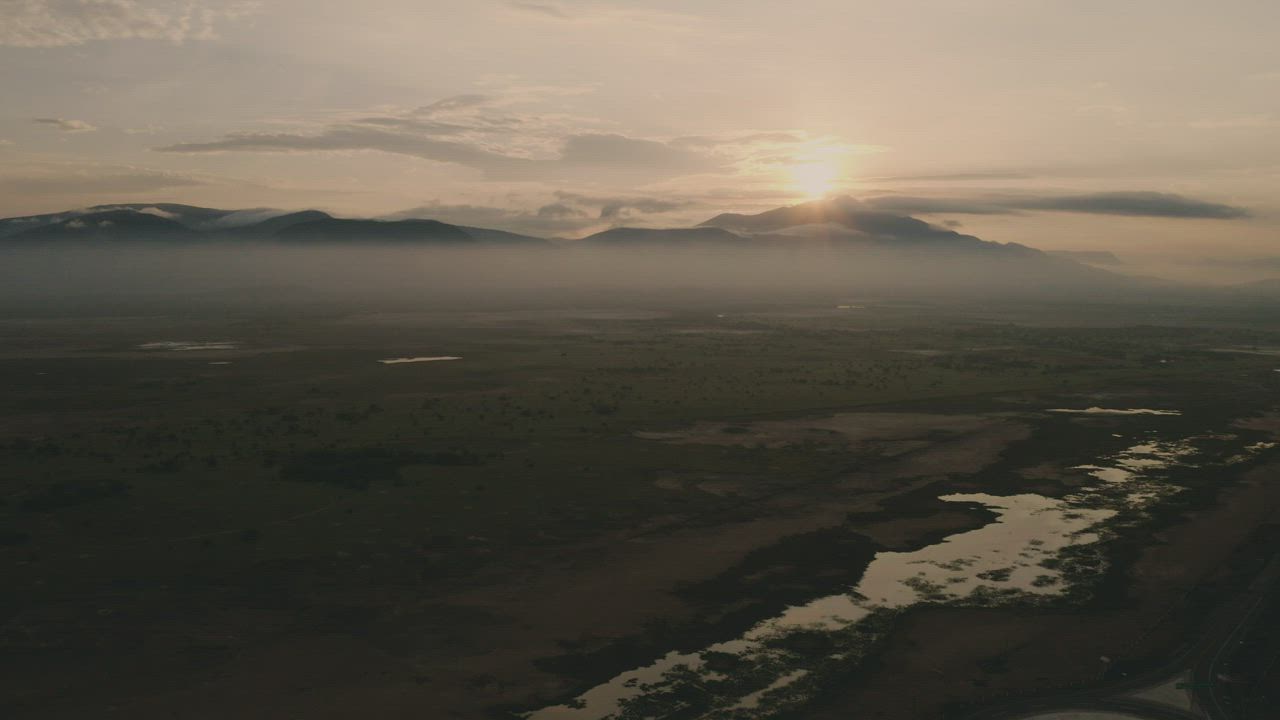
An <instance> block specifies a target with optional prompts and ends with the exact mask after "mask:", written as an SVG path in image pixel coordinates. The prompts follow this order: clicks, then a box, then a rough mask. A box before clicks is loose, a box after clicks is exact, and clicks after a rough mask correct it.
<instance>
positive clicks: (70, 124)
mask: <svg viewBox="0 0 1280 720" xmlns="http://www.w3.org/2000/svg"><path fill="white" fill-rule="evenodd" d="M31 122H34V123H35V124H37V125H48V126H50V127H52V128H55V129H57V130H61V131H62V132H92V131H94V130H97V129H98V128H96V127H94V126H92V125H90V124H89V123H87V122H85V121H83V120H64V119H62V118H49V117H43V118H35V119H33V120H32V121H31Z"/></svg>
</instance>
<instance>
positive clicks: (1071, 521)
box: [527, 411, 1194, 720]
mask: <svg viewBox="0 0 1280 720" xmlns="http://www.w3.org/2000/svg"><path fill="white" fill-rule="evenodd" d="M1163 412H1164V411H1142V412H1141V413H1140V412H1139V411H1125V414H1143V413H1154V414H1161V413H1163ZM1193 452H1194V449H1193V448H1192V447H1191V446H1190V445H1188V444H1187V443H1185V442H1164V441H1159V440H1151V441H1147V442H1143V443H1140V444H1137V445H1134V446H1132V447H1130V448H1127V449H1126V450H1124V451H1122V452H1120V453H1117V454H1116V455H1114V456H1110V457H1107V458H1104V459H1101V460H1100V461H1099V462H1098V464H1096V465H1088V466H1081V468H1080V469H1084V470H1087V471H1089V473H1090V474H1091V475H1093V476H1094V477H1096V478H1097V479H1098V480H1100V481H1101V482H1100V483H1098V484H1095V485H1093V486H1090V487H1088V488H1085V489H1083V490H1081V491H1079V492H1077V493H1074V494H1072V495H1069V496H1067V497H1064V498H1060V499H1055V498H1048V497H1044V496H1041V495H1034V494H1021V495H1012V496H998V495H990V494H984V493H974V494H954V495H945V496H942V497H941V498H940V499H941V500H943V501H946V502H957V503H978V504H981V505H983V506H984V507H986V508H988V509H990V510H991V511H993V512H994V513H995V515H996V518H995V519H994V520H993V521H992V522H991V523H989V524H987V525H985V526H983V527H981V528H978V529H976V530H971V531H968V532H962V533H958V534H955V535H951V536H949V537H947V538H945V539H944V540H942V541H941V542H939V543H936V544H934V545H930V546H928V547H925V548H922V549H920V550H916V551H913V552H881V553H879V554H877V555H876V556H875V558H874V559H873V560H872V561H871V563H870V565H869V566H868V567H867V568H866V571H865V573H864V574H863V576H862V579H861V580H860V581H859V582H858V583H857V585H856V586H855V587H854V588H852V589H851V590H850V591H848V592H846V593H841V594H837V595H830V596H827V597H822V598H818V599H816V600H814V601H812V602H809V603H806V604H804V605H799V606H795V607H791V608H788V609H787V610H786V611H784V612H783V613H782V614H781V615H779V616H777V617H774V618H770V619H768V620H766V621H764V622H761V623H759V624H758V625H756V626H755V627H753V628H751V629H750V630H749V631H748V632H746V633H745V634H744V635H743V636H741V637H739V638H737V639H734V640H730V641H727V642H722V643H718V644H715V645H712V646H710V647H707V648H704V649H703V650H701V651H697V652H689V653H682V652H671V653H669V654H667V655H666V656H665V657H663V658H661V659H660V660H658V661H657V662H655V663H653V664H651V665H648V666H646V667H641V668H637V669H635V670H630V671H628V672H625V673H622V674H621V675H618V676H617V677H615V678H613V679H612V680H610V681H608V682H606V683H604V684H602V685H599V686H597V687H595V688H593V689H591V690H590V691H588V692H586V693H584V694H583V695H581V696H580V697H578V698H576V699H575V700H574V701H573V702H571V703H568V704H565V705H557V706H554V707H548V708H544V709H542V710H538V711H535V712H532V713H529V714H528V715H527V717H528V718H529V720H605V719H608V718H613V719H617V720H638V719H640V718H663V717H668V716H673V715H678V716H680V717H682V718H695V717H696V718H707V719H709V720H710V719H718V718H723V719H728V718H735V719H740V718H753V717H766V716H769V715H771V714H773V713H775V712H778V711H780V710H783V709H786V708H788V707H792V706H794V705H796V704H798V703H800V702H802V701H803V700H804V699H806V698H807V697H808V696H809V695H810V694H811V692H812V689H813V687H815V686H817V685H818V684H820V683H821V674H822V671H823V670H824V669H827V668H830V667H832V666H833V665H836V664H839V663H842V662H849V661H856V660H857V659H858V658H859V657H861V656H862V655H863V654H865V652H866V651H867V650H868V649H869V647H870V646H871V644H872V643H873V642H874V641H875V638H876V636H877V635H878V634H879V633H880V632H882V631H883V630H884V629H885V627H886V626H887V624H888V623H890V622H891V621H892V618H893V617H894V616H895V615H896V614H897V613H899V612H901V611H902V610H904V609H905V608H908V607H911V606H913V605H916V604H919V603H925V602H931V603H960V604H981V605H995V604H1003V603H1011V602H1029V601H1034V600H1035V599H1036V598H1038V597H1048V596H1053V595H1059V594H1061V593H1063V592H1065V591H1066V590H1067V589H1068V588H1069V587H1071V586H1072V584H1073V583H1074V582H1076V581H1078V580H1080V579H1081V576H1080V575H1078V573H1085V574H1088V573H1095V572H1097V571H1099V570H1100V569H1101V565H1102V564H1103V562H1104V561H1103V558H1102V557H1101V555H1100V553H1099V551H1098V548H1097V542H1098V540H1099V539H1100V538H1101V536H1102V535H1103V534H1104V533H1105V529H1104V525H1103V522H1104V521H1105V520H1107V519H1109V518H1112V517H1114V516H1115V515H1116V514H1117V513H1118V512H1119V511H1120V510H1121V509H1132V508H1134V507H1142V506H1144V505H1146V504H1149V503H1151V502H1153V501H1155V500H1157V499H1159V498H1160V497H1162V496H1163V495H1166V494H1168V493H1171V492H1176V488H1175V487H1172V486H1169V485H1166V484H1164V483H1163V482H1162V481H1161V479H1160V478H1159V477H1158V476H1157V475H1156V471H1158V470H1160V469H1162V468H1166V467H1168V466H1170V465H1172V464H1174V463H1178V462H1180V461H1182V460H1184V459H1185V458H1187V456H1189V455H1190V454H1192V453H1193Z"/></svg>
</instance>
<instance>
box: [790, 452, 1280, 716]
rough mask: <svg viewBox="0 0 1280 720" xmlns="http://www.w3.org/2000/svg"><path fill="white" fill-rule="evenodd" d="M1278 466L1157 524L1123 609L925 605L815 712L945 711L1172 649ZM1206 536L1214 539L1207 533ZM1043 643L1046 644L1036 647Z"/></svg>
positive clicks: (1259, 516) (1276, 496) (1274, 498)
mask: <svg viewBox="0 0 1280 720" xmlns="http://www.w3.org/2000/svg"><path fill="white" fill-rule="evenodd" d="M1278 479H1280V464H1277V463H1273V464H1269V465H1265V466H1261V467H1258V468H1255V469H1253V470H1251V471H1249V472H1248V473H1247V474H1246V475H1245V476H1244V478H1243V482H1241V483H1240V484H1239V485H1238V486H1236V487H1234V488H1231V489H1229V490H1228V491H1226V492H1224V493H1223V495H1222V496H1221V498H1220V502H1219V503H1218V504H1217V505H1216V506H1215V507H1211V508H1208V509H1205V510H1203V511H1200V512H1196V513H1194V514H1192V515H1190V516H1189V517H1187V518H1186V519H1185V521H1183V522H1181V523H1179V524H1176V525H1174V526H1173V527H1171V528H1170V529H1168V530H1167V531H1165V532H1163V533H1160V534H1159V536H1158V537H1157V538H1156V540H1157V543H1156V544H1152V545H1150V546H1149V547H1147V548H1145V549H1144V550H1143V551H1142V552H1141V554H1140V556H1139V558H1138V559H1137V562H1136V563H1135V565H1134V566H1133V568H1132V577H1133V584H1132V586H1131V587H1130V588H1129V590H1128V592H1127V596H1126V599H1125V602H1124V603H1123V606H1122V607H1119V608H1114V609H1106V610H1082V611H1079V612H1060V611H1038V610H1036V609H1034V608H1029V609H1022V610H1018V611H1011V610H1010V609H1008V608H1002V609H979V608H972V609H965V608H928V609H921V610H919V611H916V612H911V613H909V614H908V615H907V616H906V617H905V618H904V619H903V620H902V622H901V624H900V625H899V626H898V627H897V628H896V629H895V630H894V631H893V633H892V634H891V636H890V637H889V639H888V641H887V643H886V646H885V648H884V650H883V652H882V654H881V655H880V656H879V658H878V660H877V661H876V663H875V665H874V668H873V670H872V671H871V672H867V673H865V674H864V675H862V676H861V677H859V678H858V680H857V682H856V683H854V684H852V685H851V686H850V687H848V688H847V689H846V690H845V691H843V692H837V693H835V694H833V696H832V697H830V698H829V699H828V700H827V702H825V703H824V704H823V708H822V709H821V710H820V711H817V712H815V713H814V715H813V716H812V717H813V718H814V720H828V719H830V720H836V719H837V718H839V719H841V720H843V719H845V718H848V717H850V715H851V713H853V712H854V711H856V712H857V713H858V717H869V718H903V719H904V720H905V719H907V718H910V719H912V720H919V719H922V718H940V717H944V712H945V710H946V708H947V707H948V706H949V705H954V704H959V703H977V702H991V701H997V700H999V699H1001V698H1003V697H1008V696H1010V695H1011V693H1013V692H1015V691H1019V692H1020V691H1025V690H1026V689H1027V688H1040V689H1048V688H1053V687H1064V688H1065V687H1072V686H1076V685H1080V684H1083V683H1088V682H1090V681H1092V680H1096V679H1098V678H1099V677H1101V675H1102V673H1103V672H1104V670H1105V666H1104V664H1103V662H1102V660H1101V658H1103V657H1104V656H1105V657H1108V658H1110V659H1112V660H1113V661H1115V660H1119V659H1124V658H1132V657H1141V656H1146V655H1149V654H1152V653H1163V652H1172V651H1173V650H1174V649H1175V648H1176V647H1177V644H1178V643H1179V641H1180V640H1182V639H1184V638H1183V633H1182V630H1183V628H1182V627H1180V626H1179V624H1178V622H1177V620H1176V618H1177V617H1178V616H1179V610H1180V609H1181V607H1182V605H1183V603H1184V601H1185V597H1186V593H1187V591H1188V590H1189V589H1190V588H1191V587H1192V586H1194V585H1195V584H1197V583H1200V582H1205V581H1212V580H1214V579H1216V577H1217V576H1221V575H1223V574H1224V573H1225V572H1226V571H1225V570H1224V568H1225V567H1226V565H1227V563H1226V561H1227V559H1228V558H1229V557H1230V556H1231V554H1232V552H1233V550H1235V549H1236V548H1237V547H1238V546H1239V545H1240V544H1241V543H1242V542H1244V541H1245V539H1246V538H1247V537H1248V536H1249V534H1250V533H1251V532H1252V531H1253V530H1254V529H1255V528H1257V527H1258V526H1259V525H1261V524H1263V523H1265V522H1269V521H1274V520H1275V518H1276V510H1277V508H1278V507H1280V482H1278V481H1277V480H1278ZM1206 538H1212V539H1213V541H1212V542H1206ZM1048 648H1052V652H1046V649H1048Z"/></svg>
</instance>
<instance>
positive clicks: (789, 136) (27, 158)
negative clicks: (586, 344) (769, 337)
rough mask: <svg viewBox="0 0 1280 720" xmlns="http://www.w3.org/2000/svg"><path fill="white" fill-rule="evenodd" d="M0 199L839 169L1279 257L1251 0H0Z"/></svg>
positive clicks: (1126, 244)
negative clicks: (1209, 0)
mask: <svg viewBox="0 0 1280 720" xmlns="http://www.w3.org/2000/svg"><path fill="white" fill-rule="evenodd" d="M0 18H3V22H0V93H2V94H3V97H4V98H5V101H4V102H3V103H0V215H23V214H34V213H39V212H51V211H57V210H64V209H68V208H74V207H83V206H87V205H93V204H106V203H115V202H161V201H169V202H187V203H193V204H201V205H209V206H216V207H258V206H270V207H280V208H289V209H294V208H304V207H315V208H321V209H325V210H329V211H332V212H335V213H339V214H343V215H360V216H382V215H393V216H422V217H435V218H438V219H442V220H446V221H451V222H459V223H465V224H472V225H483V226H489V227H500V228H504V229H510V230H516V231H523V232H529V233H533V234H541V235H547V236H557V237H579V236H582V235H584V234H587V233H589V232H592V231H595V230H600V229H603V228H607V227H610V226H616V225H639V226H658V227H661V226H680V225H687V224H691V223H696V222H700V221H702V220H705V219H707V218H709V217H711V216H713V215H715V214H718V213H720V212H724V211H738V212H752V211H761V210H765V209H768V208H772V207H777V206H779V205H785V204H791V203H796V202H802V201H805V200H809V199H813V198H816V197H820V196H824V195H830V194H839V195H850V196H853V197H855V198H859V199H863V200H866V201H868V202H870V203H874V204H877V205H879V206H882V207H886V208H891V209H895V210H899V211H902V212H904V213H910V214H914V215H916V216H918V217H921V218H923V219H926V220H928V221H930V222H934V223H937V224H939V225H946V226H951V227H958V228H962V229H963V230H964V231H965V232H969V233H973V234H976V235H978V236H980V237H983V238H984V239H989V240H996V241H1001V242H1021V243H1024V244H1028V245H1032V246H1035V247H1041V248H1046V249H1079V250H1110V251H1113V252H1115V253H1117V254H1119V255H1122V256H1124V255H1129V254H1140V253H1147V254H1152V253H1155V254H1163V255H1167V256H1169V257H1184V256H1185V257H1201V256H1214V257H1220V258H1221V259H1222V261H1223V262H1235V261H1239V262H1248V261H1249V260H1250V259H1251V258H1256V257H1273V256H1280V250H1277V249H1276V243H1277V241H1278V240H1280V198H1278V197H1277V193H1276V189H1277V188H1280V43H1277V42H1275V36H1276V28H1277V27H1280V3H1277V2H1275V0H1220V1H1218V2H1213V3H1209V2H1204V1H1203V0H929V1H926V0H797V1H796V2H789V3H780V2H776V1H773V0H769V1H766V0H684V1H683V2H676V1H673V0H672V1H669V0H651V1H648V2H639V1H630V2H628V1H623V0H457V1H453V0H413V1H410V0H404V1H401V0H365V1H363V2H338V1H336V0H305V1H304V0H261V1H258V2H243V1H240V0H222V1H219V0H176V1H169V0H0Z"/></svg>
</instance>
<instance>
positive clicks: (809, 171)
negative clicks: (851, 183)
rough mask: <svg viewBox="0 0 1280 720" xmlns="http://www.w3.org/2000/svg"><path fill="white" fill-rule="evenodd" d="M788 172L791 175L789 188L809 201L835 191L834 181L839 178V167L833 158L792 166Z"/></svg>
mask: <svg viewBox="0 0 1280 720" xmlns="http://www.w3.org/2000/svg"><path fill="white" fill-rule="evenodd" d="M788 172H789V173H790V175H791V186H792V187H793V188H794V189H796V190H798V191H800V192H802V193H804V194H805V196H806V197H808V198H809V199H812V200H816V199H818V198H821V197H823V196H825V195H828V194H830V193H831V191H832V190H834V189H835V186H836V181H837V180H838V179H839V178H840V165H839V163H838V162H837V161H836V159H835V158H823V159H821V160H814V161H812V162H805V163H800V164H799V165H792V166H791V167H790V168H789V169H788Z"/></svg>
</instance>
